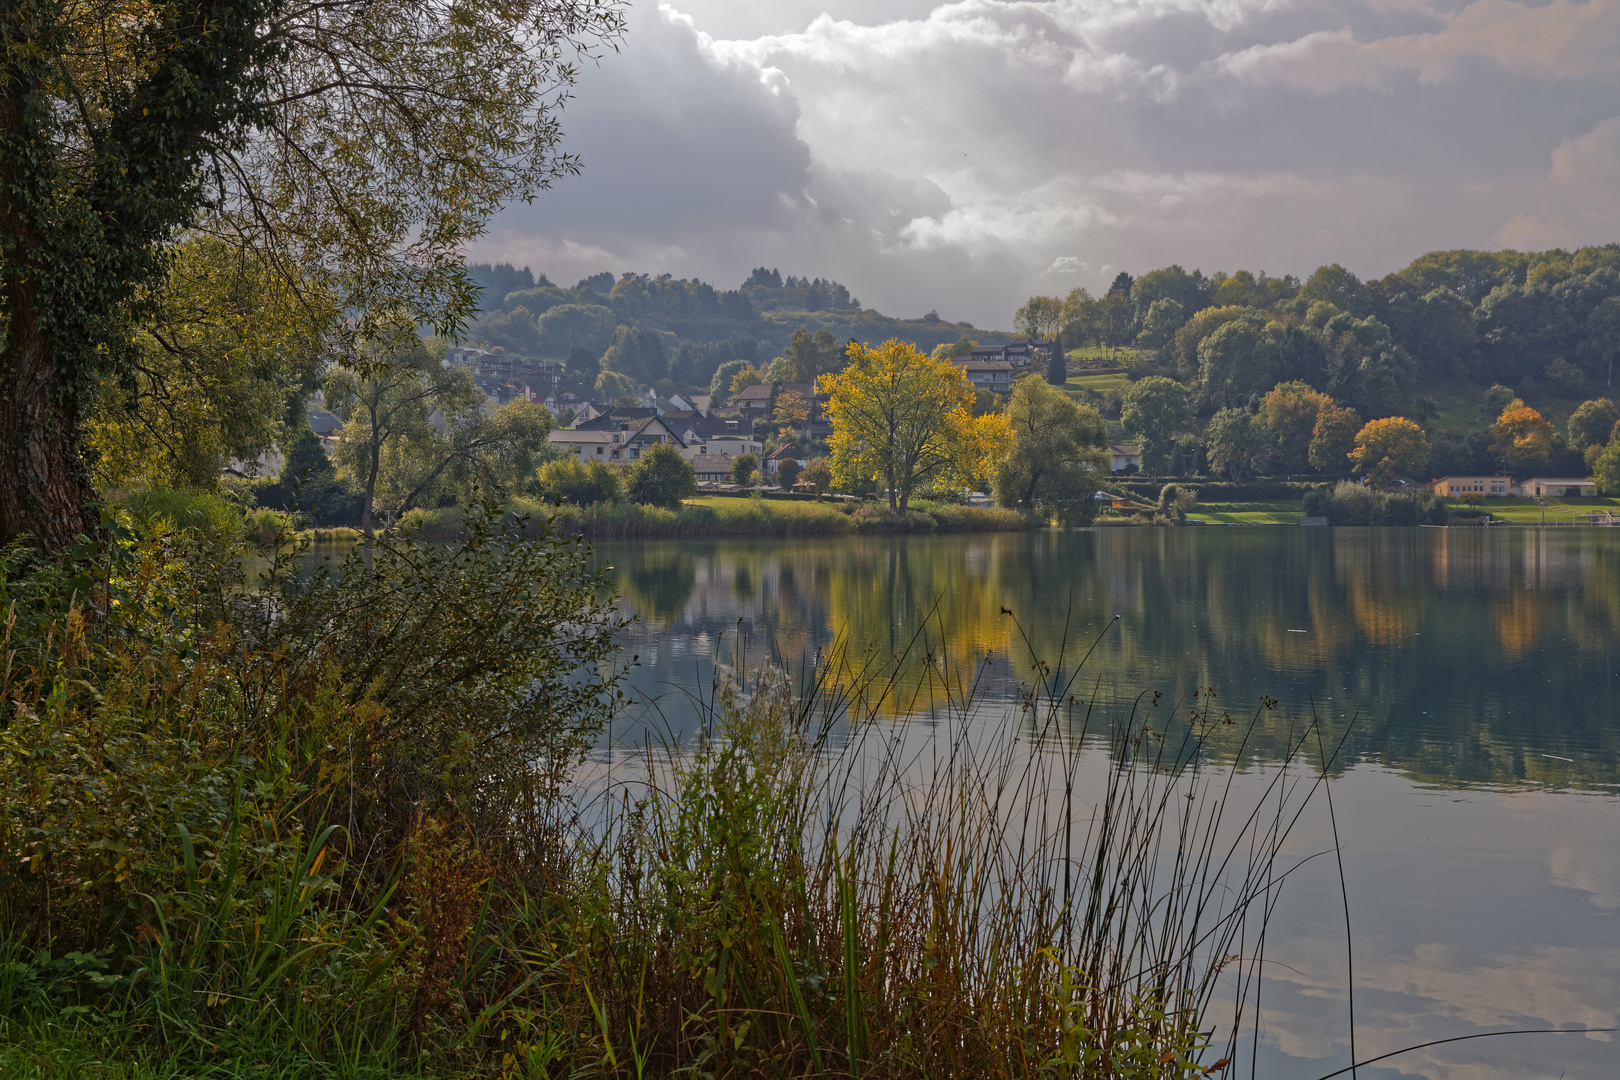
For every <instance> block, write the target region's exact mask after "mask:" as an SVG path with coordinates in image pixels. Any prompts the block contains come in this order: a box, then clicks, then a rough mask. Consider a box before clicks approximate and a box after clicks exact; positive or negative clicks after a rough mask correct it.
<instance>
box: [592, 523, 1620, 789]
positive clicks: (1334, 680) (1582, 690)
mask: <svg viewBox="0 0 1620 1080" xmlns="http://www.w3.org/2000/svg"><path fill="white" fill-rule="evenodd" d="M637 550H639V551H644V552H645V559H646V565H645V566H636V565H635V564H636V560H637V558H638V557H639V556H638V555H635V554H632V552H631V551H630V550H626V549H619V550H617V551H616V552H615V561H616V562H617V563H618V564H619V566H620V567H621V575H622V577H623V580H625V582H626V586H627V589H628V591H629V593H630V595H631V599H632V600H633V601H634V603H635V604H636V606H637V607H638V608H639V609H640V610H643V611H651V612H653V613H654V614H656V615H657V616H658V617H659V618H660V619H661V620H664V621H666V622H667V623H668V624H670V625H671V626H672V627H676V628H678V629H684V630H686V631H697V630H702V629H704V628H705V627H708V628H710V629H719V628H724V627H726V626H727V625H735V623H736V620H737V618H738V616H739V615H741V616H743V617H745V619H746V620H748V621H749V624H750V626H751V630H752V634H753V640H755V641H756V642H760V643H764V642H766V641H769V642H770V643H771V644H772V645H774V648H775V650H776V652H777V654H778V655H781V656H783V657H786V658H788V659H789V660H799V659H801V658H808V657H811V656H813V655H815V654H816V652H817V650H818V649H821V650H823V651H825V650H827V649H829V648H830V647H831V646H832V645H833V643H834V642H835V641H839V640H842V641H843V642H844V643H845V644H846V646H847V651H848V660H849V665H848V667H849V671H848V672H846V673H844V674H843V675H839V676H837V677H838V679H839V680H841V682H842V684H843V685H846V686H847V685H853V684H854V683H855V682H856V681H858V676H857V675H856V674H855V673H856V672H861V671H864V672H865V673H866V675H867V676H870V674H871V671H872V668H871V667H870V666H868V665H871V664H878V665H881V664H882V663H883V662H885V661H887V660H888V659H890V658H892V657H893V656H894V655H895V654H897V653H900V652H903V651H905V650H906V649H907V648H908V647H909V648H911V650H912V651H911V654H910V656H909V658H908V664H907V666H906V667H905V668H903V669H902V670H900V672H899V674H900V676H901V678H900V679H899V682H898V683H897V685H896V686H895V687H894V694H893V695H891V697H890V698H889V699H888V700H887V701H886V703H885V707H884V710H883V711H886V712H905V711H907V710H909V709H921V708H925V707H926V706H927V705H928V703H929V702H930V701H931V700H933V699H932V698H931V696H930V695H933V694H937V693H939V690H940V681H941V680H945V679H949V680H950V681H951V682H952V683H953V685H955V686H957V687H959V688H966V687H967V686H969V685H972V683H973V680H974V679H975V678H978V679H979V680H980V683H979V690H980V693H981V694H985V693H989V694H990V695H991V696H995V697H998V698H1001V699H1002V700H1005V699H1006V698H1008V697H1010V696H1012V694H1013V692H1014V690H1015V689H1016V687H1017V686H1018V685H1020V684H1026V683H1028V682H1029V681H1030V679H1031V676H1032V669H1031V661H1032V659H1033V657H1032V656H1031V649H1033V652H1034V656H1035V657H1038V658H1039V659H1041V660H1044V661H1046V662H1047V663H1049V664H1051V665H1053V666H1054V667H1058V666H1059V665H1060V661H1063V662H1065V663H1068V664H1072V663H1073V662H1074V661H1075V660H1076V659H1077V658H1078V657H1079V656H1080V655H1081V654H1082V653H1084V651H1085V649H1086V648H1088V647H1089V646H1090V645H1091V643H1092V642H1093V640H1094V639H1095V638H1096V637H1097V635H1098V634H1099V633H1100V632H1102V631H1103V630H1104V629H1105V628H1107V627H1109V624H1110V621H1111V620H1112V618H1113V616H1114V615H1116V614H1118V615H1119V616H1120V619H1119V622H1118V623H1117V624H1115V625H1113V627H1112V628H1111V629H1109V630H1108V631H1107V633H1106V634H1104V636H1103V639H1102V641H1101V643H1100V644H1099V645H1098V647H1097V650H1096V653H1095V654H1094V655H1093V657H1092V659H1091V661H1090V663H1089V665H1088V666H1087V669H1086V671H1085V673H1084V674H1083V675H1082V677H1081V678H1080V679H1079V680H1078V681H1077V683H1076V684H1075V692H1076V694H1077V697H1078V699H1079V701H1080V702H1085V701H1087V700H1088V699H1089V697H1090V695H1091V693H1092V691H1093V688H1094V687H1098V686H1099V683H1098V680H1099V679H1100V680H1101V682H1100V689H1099V690H1098V693H1099V695H1100V698H1101V700H1102V701H1103V702H1104V703H1105V705H1106V706H1107V708H1108V710H1111V712H1112V713H1119V712H1121V711H1123V710H1124V709H1126V708H1128V704H1129V702H1130V701H1131V700H1132V698H1134V696H1135V694H1136V693H1137V692H1138V691H1140V690H1142V689H1152V690H1160V691H1163V693H1164V698H1163V700H1162V702H1161V704H1160V705H1159V706H1158V714H1159V715H1168V714H1169V713H1170V712H1171V711H1172V710H1176V709H1179V710H1180V712H1179V713H1178V714H1177V716H1178V718H1179V719H1181V720H1183V721H1184V720H1185V719H1186V714H1187V713H1189V712H1190V711H1191V709H1192V707H1193V699H1192V694H1193V691H1194V690H1195V689H1197V688H1200V687H1207V686H1213V687H1215V688H1216V689H1217V694H1218V697H1217V705H1218V709H1219V710H1220V711H1221V712H1228V713H1230V714H1231V715H1232V716H1233V717H1234V719H1235V720H1239V721H1242V722H1241V723H1234V724H1232V725H1228V726H1224V727H1223V730H1219V731H1216V732H1215V733H1214V735H1213V736H1212V739H1211V745H1212V747H1213V748H1214V750H1213V752H1214V753H1216V754H1219V755H1222V756H1230V755H1233V754H1236V753H1237V752H1238V746H1239V742H1240V739H1239V735H1238V733H1239V732H1240V731H1243V730H1244V729H1245V727H1246V723H1247V719H1248V717H1249V716H1250V715H1251V713H1252V711H1253V710H1254V708H1255V706H1256V704H1257V703H1258V702H1259V701H1260V699H1261V697H1262V695H1265V694H1270V695H1272V696H1274V697H1276V698H1278V699H1280V701H1281V705H1280V706H1279V707H1278V708H1277V709H1276V710H1275V711H1272V712H1268V713H1267V714H1265V715H1264V716H1262V717H1261V719H1260V722H1259V724H1258V726H1257V728H1256V729H1255V730H1254V731H1253V732H1251V733H1250V734H1249V742H1248V745H1247V749H1246V750H1245V753H1256V752H1258V753H1259V754H1260V755H1261V756H1262V757H1264V758H1266V759H1275V757H1276V756H1277V755H1278V754H1280V753H1282V751H1283V747H1284V746H1286V745H1287V743H1288V741H1289V739H1290V737H1291V735H1292V734H1293V733H1295V732H1297V730H1298V727H1299V725H1300V724H1301V723H1303V722H1305V721H1307V720H1308V719H1309V717H1310V715H1311V709H1312V703H1313V702H1314V703H1315V707H1316V708H1317V709H1318V710H1319V711H1320V713H1321V714H1322V715H1323V716H1325V717H1329V718H1331V719H1332V721H1333V723H1334V724H1335V725H1342V723H1343V722H1345V721H1346V720H1348V719H1349V717H1350V715H1351V714H1352V713H1354V714H1356V715H1357V716H1358V720H1357V725H1356V730H1355V732H1354V733H1353V734H1352V736H1351V739H1350V742H1349V743H1348V744H1347V753H1348V754H1349V755H1350V758H1351V760H1353V759H1354V758H1355V757H1356V756H1360V755H1376V756H1378V757H1379V758H1381V759H1382V760H1384V761H1386V762H1387V763H1390V764H1392V765H1396V766H1398V767H1399V768H1401V769H1402V770H1403V771H1406V772H1408V773H1410V774H1412V775H1414V776H1415V777H1416V778H1418V779H1420V780H1433V781H1436V782H1444V783H1490V782H1513V781H1519V780H1531V781H1541V782H1558V783H1570V784H1598V783H1603V782H1605V781H1606V779H1607V780H1613V779H1614V778H1615V775H1620V730H1616V725H1614V724H1613V723H1612V719H1611V718H1612V717H1613V716H1614V715H1616V714H1617V713H1620V707H1617V697H1620V695H1617V694H1616V687H1615V676H1614V674H1613V668H1614V660H1615V651H1616V645H1615V644H1614V642H1615V634H1616V631H1617V629H1620V536H1612V535H1609V534H1607V533H1604V532H1602V531H1599V530H1567V531H1563V532H1553V531H1551V530H1547V531H1537V530H1528V529H1523V530H1521V529H1515V530H1502V531H1501V532H1490V531H1488V530H1483V529H1472V530H1462V529H1452V530H1439V529H1410V530H1407V529H1388V528H1386V529H1366V530H1356V529H1334V530H1310V531H1308V532H1306V533H1304V534H1303V535H1302V534H1301V533H1298V532H1295V531H1293V530H1282V529H1237V528H1233V529H1221V530H1215V529H1208V530H1195V529H1154V530H1142V529H1137V530H1097V531H1095V532H1076V533H1037V534H995V535H982V536H965V537H851V538H840V539H836V540H827V541H804V540H797V541H787V542H769V541H764V542H761V541H747V542H730V541H722V542H710V543H706V544H691V543H686V544H669V545H667V546H664V545H652V544H649V545H644V546H643V548H642V549H637ZM632 566H635V569H634V570H633V571H632V570H630V569H628V568H629V567H632ZM666 579H667V580H666ZM1003 609H1006V610H1007V611H1010V612H1012V614H1011V615H1008V614H1005V613H1004V611H1003ZM925 620H926V625H924V622H925ZM919 629H920V630H921V632H920V633H919ZM1297 631H1304V632H1303V633H1300V632H1297ZM1065 634H1067V639H1068V646H1067V649H1066V650H1065V649H1064V648H1063V647H1062V643H1063V639H1064V636H1065ZM1026 636H1027V643H1026V640H1025V639H1026ZM1060 653H1063V654H1065V655H1063V656H1060ZM756 655H760V656H763V651H761V652H759V653H757V654H756ZM987 656H988V657H992V658H994V660H995V663H994V664H993V665H992V666H990V667H989V668H986V667H985V666H984V665H983V661H984V660H985V658H986V657H987ZM947 660H948V662H949V664H950V668H949V669H948V670H946V669H944V662H945V661H947ZM924 664H930V665H931V667H932V672H933V674H931V675H930V674H927V673H926V672H925V671H924V670H923V665H924ZM1076 730H1078V729H1076ZM1093 730H1097V728H1096V726H1095V722H1094V726H1093ZM1548 754H1551V755H1554V757H1547V756H1545V755H1548ZM1559 757H1568V758H1574V759H1576V760H1575V762H1573V763H1571V762H1563V761H1559V760H1557V759H1558V758H1559ZM1600 774H1601V775H1600Z"/></svg>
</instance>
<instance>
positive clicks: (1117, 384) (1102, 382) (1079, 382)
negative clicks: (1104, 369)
mask: <svg viewBox="0 0 1620 1080" xmlns="http://www.w3.org/2000/svg"><path fill="white" fill-rule="evenodd" d="M1130 385H1131V380H1130V378H1129V377H1128V376H1127V375H1126V374H1125V373H1124V372H1123V371H1115V372H1109V373H1108V374H1106V375H1071V376H1069V379H1068V381H1067V382H1065V383H1064V384H1063V386H1064V388H1065V389H1067V390H1092V391H1095V392H1097V393H1104V392H1106V391H1109V390H1124V389H1126V388H1127V387H1129V386H1130Z"/></svg>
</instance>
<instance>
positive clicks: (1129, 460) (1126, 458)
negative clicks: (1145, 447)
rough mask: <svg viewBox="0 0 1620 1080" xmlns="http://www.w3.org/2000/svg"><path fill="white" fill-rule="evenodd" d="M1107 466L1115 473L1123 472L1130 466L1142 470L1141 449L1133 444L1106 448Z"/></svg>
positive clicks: (1113, 445) (1121, 444)
mask: <svg viewBox="0 0 1620 1080" xmlns="http://www.w3.org/2000/svg"><path fill="white" fill-rule="evenodd" d="M1108 464H1109V467H1110V468H1112V469H1113V470H1114V471H1115V472H1124V471H1125V470H1126V469H1128V468H1130V467H1131V466H1132V465H1134V466H1136V468H1137V469H1138V470H1140V469H1141V468H1142V448H1141V447H1140V446H1138V445H1136V444H1135V443H1114V444H1112V445H1110V446H1109V447H1108Z"/></svg>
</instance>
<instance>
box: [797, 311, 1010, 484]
mask: <svg viewBox="0 0 1620 1080" xmlns="http://www.w3.org/2000/svg"><path fill="white" fill-rule="evenodd" d="M846 355H847V356H848V358H849V366H848V367H846V368H844V370H843V371H842V372H840V373H838V374H837V375H823V376H822V377H821V379H820V380H819V381H818V383H817V389H818V391H819V392H820V393H823V394H826V395H828V399H827V404H826V413H827V416H828V418H829V419H830V420H831V421H832V425H833V433H832V438H831V440H830V443H831V448H832V468H833V472H834V474H835V475H836V476H837V478H838V481H839V482H840V483H843V484H855V483H859V482H861V481H864V480H875V481H877V482H878V483H880V484H882V485H883V486H884V487H885V488H886V489H887V490H888V493H889V507H890V509H894V510H900V511H904V510H905V509H906V508H907V507H908V505H909V504H910V501H911V496H912V493H913V492H914V491H916V490H917V489H918V488H919V487H921V486H922V485H924V484H927V483H936V484H950V485H959V484H970V483H974V482H976V481H978V480H979V479H981V478H982V477H984V476H985V475H986V474H987V473H988V472H989V471H990V469H991V468H992V467H993V465H994V463H995V462H996V461H999V460H1000V459H1001V457H1002V456H1003V455H1004V454H1005V453H1006V450H1007V447H1008V445H1009V444H1010V442H1011V439H1012V434H1011V432H1010V431H1009V430H1008V426H1007V417H1006V415H1005V414H1003V413H990V414H987V415H985V416H978V417H975V416H974V415H973V400H974V397H973V387H972V386H971V385H970V384H969V383H968V381H967V378H966V377H965V376H964V375H963V374H962V370H961V368H959V367H957V366H956V365H954V364H952V363H950V362H949V361H948V360H935V359H932V358H930V357H928V356H924V355H923V354H922V353H920V352H918V351H917V349H916V348H915V347H914V346H912V345H909V344H907V343H905V342H902V341H898V340H890V341H886V342H884V343H883V344H882V345H880V346H879V347H877V348H875V349H871V348H867V347H866V346H863V345H859V344H853V343H852V344H851V345H850V346H849V349H848V351H847V353H846Z"/></svg>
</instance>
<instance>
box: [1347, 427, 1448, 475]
mask: <svg viewBox="0 0 1620 1080" xmlns="http://www.w3.org/2000/svg"><path fill="white" fill-rule="evenodd" d="M1350 461H1351V463H1352V464H1354V465H1355V467H1356V468H1357V469H1359V470H1361V471H1363V472H1366V473H1368V474H1369V475H1370V476H1371V477H1372V478H1373V480H1375V481H1377V482H1379V483H1386V484H1387V483H1388V482H1389V481H1391V480H1394V479H1395V478H1396V477H1399V476H1409V475H1412V474H1413V473H1416V472H1418V471H1420V470H1421V469H1423V467H1424V466H1426V465H1428V463H1429V439H1428V437H1427V436H1426V435H1424V434H1423V429H1422V428H1420V427H1418V426H1417V425H1416V424H1414V423H1413V422H1412V421H1410V420H1408V419H1407V418H1406V417H1404V416H1391V417H1387V418H1386V419H1383V420H1373V421H1371V422H1369V423H1368V424H1367V426H1366V427H1363V428H1362V429H1361V431H1360V432H1358V433H1357V434H1356V445H1355V447H1354V448H1353V449H1352V450H1351V451H1350Z"/></svg>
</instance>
